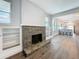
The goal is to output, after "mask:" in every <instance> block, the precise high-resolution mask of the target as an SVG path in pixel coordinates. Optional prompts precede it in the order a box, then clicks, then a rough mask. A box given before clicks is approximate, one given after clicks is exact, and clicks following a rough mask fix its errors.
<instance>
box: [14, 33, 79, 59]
mask: <svg viewBox="0 0 79 59" xmlns="http://www.w3.org/2000/svg"><path fill="white" fill-rule="evenodd" d="M48 50H49V52H48V53H47V55H46V57H45V59H79V36H74V37H70V36H62V35H58V36H55V37H54V38H52V40H51V44H50V49H48ZM13 59H26V58H24V57H16V58H13ZM38 59H40V58H38ZM42 59H43V58H42Z"/></svg>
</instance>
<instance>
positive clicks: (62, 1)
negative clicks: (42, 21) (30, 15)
mask: <svg viewBox="0 0 79 59" xmlns="http://www.w3.org/2000/svg"><path fill="white" fill-rule="evenodd" d="M30 1H31V2H32V3H35V4H36V5H38V6H39V7H40V8H42V9H43V10H44V11H45V12H47V13H49V14H55V13H59V12H63V11H66V10H69V9H73V8H77V7H79V0H30Z"/></svg>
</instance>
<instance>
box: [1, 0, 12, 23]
mask: <svg viewBox="0 0 79 59" xmlns="http://www.w3.org/2000/svg"><path fill="white" fill-rule="evenodd" d="M10 7H11V5H10V2H9V0H0V23H10Z"/></svg>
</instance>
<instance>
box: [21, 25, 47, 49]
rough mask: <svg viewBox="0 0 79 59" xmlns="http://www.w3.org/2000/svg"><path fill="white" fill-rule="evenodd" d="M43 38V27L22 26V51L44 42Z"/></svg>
mask: <svg viewBox="0 0 79 59" xmlns="http://www.w3.org/2000/svg"><path fill="white" fill-rule="evenodd" d="M36 36H37V37H36ZM45 37H46V35H45V27H43V26H22V40H23V41H22V42H23V49H24V48H29V47H31V46H32V45H33V44H37V43H39V42H42V41H44V40H45ZM34 39H35V40H34Z"/></svg>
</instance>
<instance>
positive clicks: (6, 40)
mask: <svg viewBox="0 0 79 59" xmlns="http://www.w3.org/2000/svg"><path fill="white" fill-rule="evenodd" d="M2 40H3V49H8V48H11V47H14V46H17V45H19V44H20V28H3V29H2Z"/></svg>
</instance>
